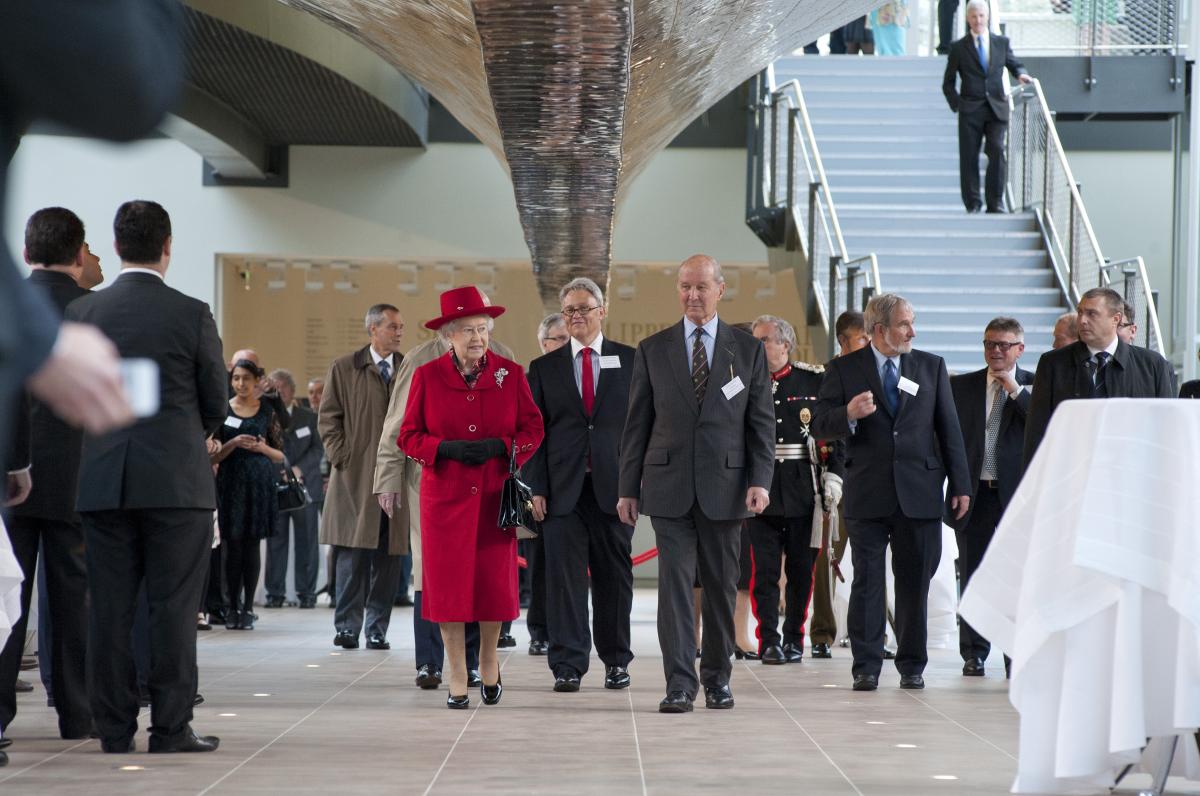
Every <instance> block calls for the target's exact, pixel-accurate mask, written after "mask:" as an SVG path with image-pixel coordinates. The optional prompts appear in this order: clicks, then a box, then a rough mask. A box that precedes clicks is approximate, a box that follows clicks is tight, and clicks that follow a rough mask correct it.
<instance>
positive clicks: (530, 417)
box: [396, 287, 543, 708]
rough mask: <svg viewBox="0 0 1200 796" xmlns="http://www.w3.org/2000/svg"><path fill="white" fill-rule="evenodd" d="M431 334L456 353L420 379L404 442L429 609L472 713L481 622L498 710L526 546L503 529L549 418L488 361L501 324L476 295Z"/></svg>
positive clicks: (484, 668)
mask: <svg viewBox="0 0 1200 796" xmlns="http://www.w3.org/2000/svg"><path fill="white" fill-rule="evenodd" d="M441 304H442V315H441V317H440V318H435V319H434V320H432V321H429V322H428V323H426V324H425V325H426V326H427V327H428V328H430V329H435V330H437V331H438V334H440V335H442V337H443V338H444V339H445V340H446V341H447V342H448V343H449V344H450V351H449V352H447V353H446V354H445V355H444V356H441V357H438V358H437V359H435V360H433V361H432V362H429V363H427V364H425V365H422V366H421V367H419V368H417V370H416V371H415V372H414V373H413V380H412V387H411V389H410V391H409V395H408V404H407V406H406V407H405V410H404V422H403V423H402V424H401V426H400V435H399V437H397V439H396V442H397V444H399V446H400V449H401V450H403V451H404V453H405V455H406V456H408V457H409V458H411V459H415V460H416V461H417V462H419V463H420V464H421V468H422V469H421V506H420V510H421V551H422V561H421V579H422V593H421V596H422V611H423V615H424V617H425V618H426V619H428V620H429V621H431V622H437V623H438V624H439V626H440V629H441V633H442V640H443V642H444V643H445V645H446V659H447V663H448V664H449V666H450V682H449V685H450V697H449V699H448V700H447V702H446V704H447V706H448V707H451V708H466V707H467V705H468V703H469V700H468V697H467V695H466V694H467V658H466V645H465V635H464V623H465V622H479V632H480V643H479V668H480V674H481V675H482V678H483V685H482V686H481V687H480V691H481V693H482V696H483V701H484V703H485V704H495V703H496V702H499V701H500V694H501V691H502V686H501V684H500V665H499V661H498V660H497V657H496V642H497V640H498V639H499V637H500V624H501V623H502V622H507V621H511V620H513V619H516V618H517V615H518V614H519V613H520V609H519V607H518V603H517V543H516V538H515V537H514V536H513V535H511V534H510V533H509V532H508V531H506V530H503V529H501V528H500V527H498V526H497V525H496V519H497V517H498V515H499V513H500V489H501V487H502V486H503V484H504V480H505V478H507V477H508V461H509V451H511V450H512V447H513V446H514V445H515V446H516V449H517V463H518V465H520V464H524V463H525V461H526V460H527V459H529V457H530V456H532V455H533V452H534V451H535V450H537V447H538V445H540V444H541V442H542V437H543V430H542V415H541V413H540V412H539V411H538V408H537V405H536V404H535V403H534V402H533V396H532V395H531V394H530V392H529V383H528V382H527V381H526V379H525V372H524V370H522V368H521V366H520V365H518V364H517V363H515V362H513V361H512V360H509V359H504V358H503V357H501V356H498V355H497V354H495V353H493V352H489V351H488V339H489V336H490V332H491V329H492V324H493V319H494V318H496V317H497V316H498V315H501V314H502V313H503V312H504V308H503V307H495V306H490V305H489V304H488V303H487V300H486V298H485V297H484V296H483V294H482V293H481V292H480V291H479V289H478V288H475V287H463V288H455V289H454V290H449V291H447V292H445V293H443V294H442V297H441Z"/></svg>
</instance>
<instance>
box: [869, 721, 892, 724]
mask: <svg viewBox="0 0 1200 796" xmlns="http://www.w3.org/2000/svg"><path fill="white" fill-rule="evenodd" d="M867 724H887V722H886V721H868V722H867Z"/></svg>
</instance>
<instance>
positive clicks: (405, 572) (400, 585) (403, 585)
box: [396, 553, 412, 600]
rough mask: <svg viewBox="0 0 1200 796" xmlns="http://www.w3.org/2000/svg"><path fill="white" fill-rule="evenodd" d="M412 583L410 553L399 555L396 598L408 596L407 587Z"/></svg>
mask: <svg viewBox="0 0 1200 796" xmlns="http://www.w3.org/2000/svg"><path fill="white" fill-rule="evenodd" d="M411 584H412V553H405V554H404V555H402V556H400V578H399V581H398V582H397V583H396V599H397V600H401V599H403V598H405V597H408V587H409V586H410V585H411Z"/></svg>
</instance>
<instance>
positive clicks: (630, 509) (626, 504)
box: [617, 497, 638, 525]
mask: <svg viewBox="0 0 1200 796" xmlns="http://www.w3.org/2000/svg"><path fill="white" fill-rule="evenodd" d="M617 517H618V518H619V519H620V520H621V522H623V523H625V524H626V525H637V519H638V499H637V498H630V497H623V498H617Z"/></svg>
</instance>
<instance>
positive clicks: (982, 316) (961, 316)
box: [884, 283, 1067, 339]
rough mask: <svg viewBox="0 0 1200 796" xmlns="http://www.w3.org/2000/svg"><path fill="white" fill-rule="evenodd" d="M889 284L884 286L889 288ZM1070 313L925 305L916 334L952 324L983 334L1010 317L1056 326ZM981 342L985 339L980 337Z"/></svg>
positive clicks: (1055, 309)
mask: <svg viewBox="0 0 1200 796" xmlns="http://www.w3.org/2000/svg"><path fill="white" fill-rule="evenodd" d="M886 286H887V285H886V283H885V285H884V287H885V288H886ZM1066 311H1067V308H1066V307H1064V306H1058V307H1053V306H1044V307H1031V306H1020V305H1014V306H1009V307H1002V306H990V307H983V306H975V307H972V306H963V305H958V304H956V305H954V306H946V305H940V306H935V305H925V306H920V307H917V313H916V314H917V321H916V324H917V332H918V333H920V331H921V328H922V327H921V325H922V323H924V324H930V323H938V324H942V323H953V324H959V325H963V326H974V327H975V328H976V329H979V330H980V331H981V332H982V330H983V327H985V326H987V324H988V321H990V320H991V319H992V318H995V317H997V316H999V315H1007V316H1010V317H1013V318H1016V319H1017V320H1018V321H1020V322H1021V324H1022V325H1023V326H1026V327H1029V326H1031V325H1034V324H1035V322H1037V321H1040V323H1037V325H1039V326H1041V325H1047V324H1049V325H1053V324H1054V321H1055V320H1056V319H1057V318H1058V316H1060V315H1062V314H1063V313H1064V312H1066ZM981 339H982V338H981Z"/></svg>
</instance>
